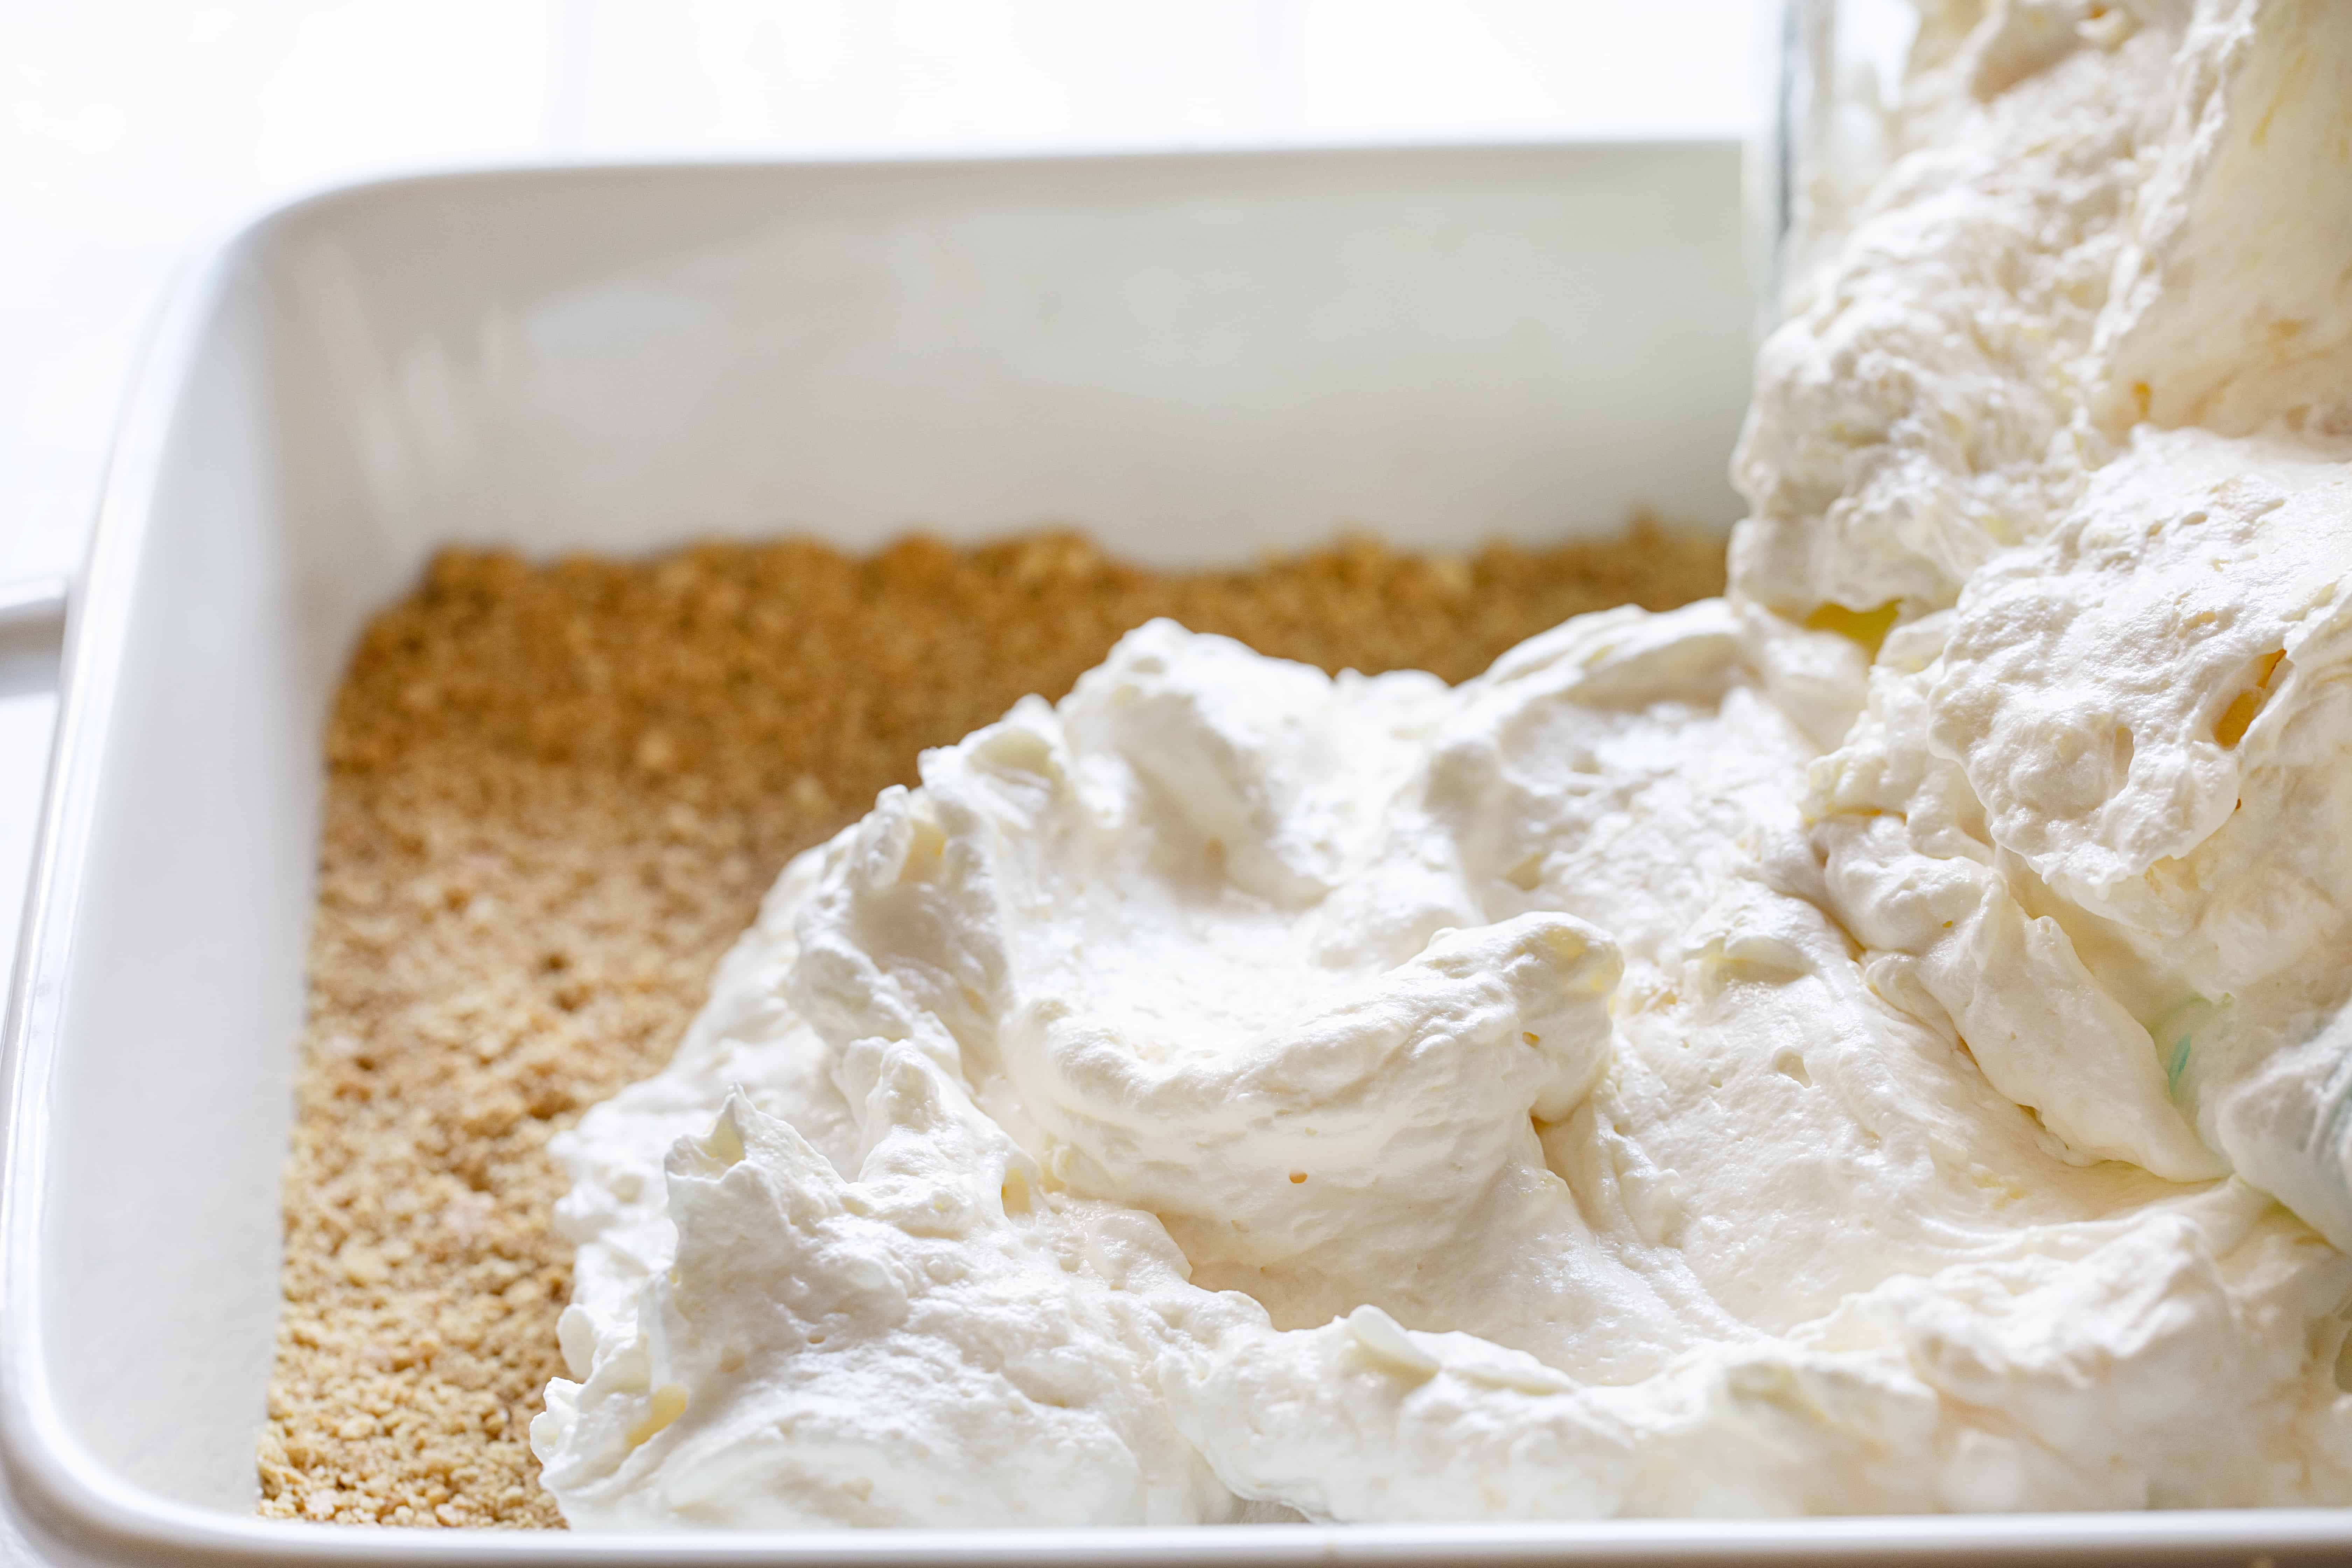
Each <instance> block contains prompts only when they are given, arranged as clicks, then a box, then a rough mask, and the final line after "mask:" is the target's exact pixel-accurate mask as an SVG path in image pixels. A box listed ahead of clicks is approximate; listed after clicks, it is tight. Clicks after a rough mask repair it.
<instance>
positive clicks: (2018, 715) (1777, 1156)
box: [532, 0, 2352, 1527]
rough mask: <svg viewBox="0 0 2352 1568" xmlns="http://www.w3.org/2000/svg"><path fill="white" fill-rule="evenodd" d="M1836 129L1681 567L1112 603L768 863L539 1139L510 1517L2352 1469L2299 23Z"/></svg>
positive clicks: (1518, 1500)
mask: <svg viewBox="0 0 2352 1568" xmlns="http://www.w3.org/2000/svg"><path fill="white" fill-rule="evenodd" d="M1888 143H1889V146H1890V148H1891V149H1892V153H1891V156H1890V158H1889V161H1888V163H1887V165H1886V168H1885V173H1884V174H1883V175H1882V176H1881V177H1880V178H1879V179H1878V180H1877V181H1876V182H1875V184H1874V187H1873V188H1872V190H1871V191H1870V193H1869V195H1868V196H1867V198H1866V199H1865V200H1864V201H1863V202H1862V203H1861V204H1860V205H1858V206H1857V207H1856V208H1855V209H1854V211H1853V214H1852V216H1851V218H1850V220H1849V227H1848V231H1847V232H1846V233H1845V235H1844V236H1843V240H1842V242H1841V243H1840V244H1839V245H1838V246H1837V247H1835V249H1834V251H1833V253H1832V260H1831V261H1830V262H1829V263H1828V265H1827V267H1826V268H1825V269H1824V270H1823V271H1822V274H1821V275H1820V276H1819V278H1818V279H1816V281H1815V286H1814V287H1813V288H1812V289H1811V294H1810V298H1809V302H1808V303H1807V304H1806V306H1805V307H1804V309H1803V310H1801V313H1800V314H1798V315H1797V316H1796V317H1794V318H1793V319H1792V320H1790V321H1789V322H1788V323H1786V324H1785V325H1784V326H1783V327H1782V328H1781V329H1780V331H1778V332H1777V333H1776V334H1775V335H1774V336H1773V337H1772V338H1771V339H1770V340H1769V342H1768V343H1767V344H1766V345H1765V347H1764V349H1763V350H1762V352H1761V353H1760V354H1759V363H1758V372H1757V392H1756V400H1755V404H1754V408H1753V412H1752V413H1751V416H1750V418H1749V422H1748V428H1747V431H1746V433H1745V434H1744V436H1743V438H1742V441H1741V444H1740V447H1739V451H1738V456H1737V458H1736V460H1735V471H1736V473H1737V476H1738V479H1739V481H1740V483H1741V485H1742V487H1743V489H1745V491H1746V493H1747V494H1748V497H1749V499H1750V501H1751V503H1752V505H1753V509H1754V510H1753V515H1752V516H1751V517H1750V518H1749V520H1748V521H1746V522H1744V523H1743V524H1741V526H1740V527H1739V529H1738V531H1736V533H1735V536H1734V540H1733V543H1732V553H1731V562H1732V580H1731V589H1730V593H1729V595H1728V596H1727V598H1725V599H1722V600H1716V601H1709V602H1706V603H1702V604H1698V605H1690V606H1687V607H1685V608H1684V609H1681V610H1677V611H1674V612H1671V613H1668V614H1664V615H1650V614H1645V613H1643V612H1641V611H1638V610H1632V609H1627V610H1617V611H1611V612H1608V613H1605V614H1601V615H1597V616H1582V617H1579V618H1578V619H1575V620H1572V621H1570V622H1568V623H1566V624H1564V625H1562V626H1559V627H1556V628H1554V629H1553V630H1551V631H1549V632H1547V633H1545V634H1543V635H1542V636H1540V637H1536V638H1534V639H1532V640H1530V641H1529V642H1528V643H1526V644H1524V645H1522V646H1521V647H1518V648H1517V649H1514V650H1513V651H1512V652H1510V653H1509V654H1507V655H1506V656H1505V657H1504V658H1502V659H1500V660H1498V661H1497V662H1496V665H1495V667H1494V668H1492V669H1490V670H1489V671H1488V672H1487V673H1486V674H1485V675H1483V676H1481V677H1479V678H1478V679H1475V680H1472V681H1469V682H1466V683H1465V684H1464V685H1462V686H1460V687H1456V688H1452V689H1449V688H1446V687H1445V686H1444V685H1443V684H1441V683H1440V682H1438V681H1437V680H1435V679H1433V678H1431V677H1427V676H1423V675H1416V674H1411V673H1404V674H1391V675H1384V676H1380V677H1375V678H1369V679H1367V678H1363V677H1360V676H1355V675H1342V676H1340V677H1339V678H1337V679H1331V678H1328V677H1326V676H1325V675H1323V674H1322V673H1321V672H1319V671H1317V670H1314V669H1311V668H1305V667H1301V666H1297V665H1290V664H1286V663H1283V662H1280V661H1277V660H1272V659H1266V658H1260V657H1258V656H1256V655H1255V654H1253V653H1251V652H1250V651H1249V650H1247V649H1246V648H1244V647H1241V646H1240V645H1238V644H1235V643H1233V642H1230V641H1227V640H1225V639H1223V638H1218V637H1200V636H1195V635H1193V634H1191V633H1189V632H1186V631H1184V630H1183V629H1181V628H1180V627H1178V626H1173V625H1171V624H1168V623H1165V622H1160V623H1154V624H1152V625H1150V626H1144V627H1141V628H1139V629H1138V630H1137V631H1135V632H1133V633H1131V634H1129V636H1128V637H1126V638H1125V639H1123V640H1122V641H1121V642H1120V643H1119V644H1118V647H1116V648H1115V649H1114V650H1113V651H1112V653H1111V655H1110V657H1109V658H1108V660H1107V661H1106V662H1105V663H1104V665H1103V666H1102V667H1101V668H1097V669H1096V670H1094V671H1092V672H1090V673H1089V674H1087V676H1085V677H1084V678H1082V679H1080V681H1079V682H1078V683H1077V686H1076V689H1074V690H1073V691H1072V692H1071V694H1070V695H1069V696H1068V697H1067V698H1066V699H1065V700H1063V701H1061V702H1060V703H1058V704H1053V705H1048V704H1046V703H1045V702H1043V701H1041V700H1035V699H1031V700H1024V702H1022V703H1021V704H1020V705H1018V706H1017V707H1015V708H1014V710H1013V711H1012V712H1011V713H1010V714H1008V715H1007V716H1006V717H1005V719H1004V720H1003V721H1002V722H1000V723H998V724H995V725H992V726H990V727H989V728H987V729H985V730H982V731H979V732H978V733H976V734H974V735H972V736H971V737H970V738H968V739H967V740H965V741H964V742H961V743H960V744H958V745H956V746H952V747H949V748H945V749H942V750H940V751H937V752H930V753H928V754H927V755H926V756H925V757H924V759H923V763H922V781H923V782H922V784H921V787H919V788H918V789H915V790H912V791H906V790H893V791H889V792H887V793H886V794H885V795H883V796H882V797H881V798H880V799H879V800H878V801H877V803H876V806H875V809H874V811H873V812H872V813H871V814H870V815H869V816H867V817H866V819H865V820H864V821H862V822H860V823H858V824H856V826H852V827H850V828H848V829H846V830H845V831H844V832H843V833H842V834H841V835H839V836H838V837H835V839H834V840H833V841H832V842H830V843H828V844H825V845H824V846H821V847H818V848H815V849H813V850H811V851H809V852H808V853H806V854H804V855H803V856H802V857H800V858H798V859H796V860H795V861H794V862H793V865H792V866H791V867H790V868H788V869H787V870H786V871H785V873H784V874H783V876H782V878H781V879H779V881H778V883H777V884H776V887H775V888H774V889H773V890H772V892H771V894H770V896H769V898H768V900H767V902H766V904H765V907H764V908H763V910H762V912H761V917H760V920H759V921H758V923H757V924H756V925H755V926H754V927H753V928H752V930H751V931H748V932H747V933H746V934H745V935H744V937H743V938H742V940H741V942H740V943H739V944H738V945H737V947H736V949H735V950H734V952H732V953H731V954H730V956H729V957H728V959H727V960H726V962H725V963H723V964H722V966H721V968H720V971H719V975H718V978H717V980H716V982H715V984H714V986H713V991H712V995H711V1000H710V1002H709V1005H708V1006H707V1007H706V1009H705V1010H704V1012H703V1014H702V1015H701V1016H700V1017H699V1018H698V1020H697V1021H696V1023H695V1025H694V1026H693V1028H692V1029H691V1030H690V1031H689V1033H688V1037H687V1038H686V1040H685V1042H684V1043H683V1045H682V1046H681V1047H680V1048H679V1051H678V1053H677V1058H676V1060H675V1061H673V1062H672V1064H671V1065H670V1066H669V1067H668V1068H667V1069H665V1070H664V1071H663V1072H662V1073H660V1074H658V1075H656V1076H655V1077H654V1078H652V1079H647V1080H646V1081H645V1082H642V1083H639V1084H637V1085H635V1086H632V1087H631V1088H629V1089H625V1090H624V1091H623V1092H622V1093H621V1094H619V1095H618V1096H616V1097H614V1099H613V1100H610V1101H608V1102H607V1103H605V1104H604V1105H601V1106H598V1107H596V1108H595V1109H593V1110H591V1111H590V1112H589V1113H588V1115H587V1116H586V1117H585V1118H583V1121H581V1123H580V1124H579V1126H578V1127H577V1128H576V1129H575V1130H574V1131H572V1132H570V1133H568V1134H566V1135H564V1136H563V1137H562V1139H561V1140H560V1142H559V1146H558V1147H559V1152H560V1153H561V1155H562V1158H563V1159H564V1160H565V1161H566V1163H567V1164H568V1165H569V1167H570V1169H571V1172H572V1181H573V1185H572V1193H571V1194H570V1196H569V1197H568V1198H567V1199H566V1200H565V1201H564V1203H563V1205H562V1209H561V1213H560V1216H559V1217H560V1223H561V1224H562V1226H563V1227H564V1229H565V1231H566V1233H567V1234H568V1235H569V1236H570V1237H572V1238H573V1239H574V1240H575V1241H576V1242H577V1244H578V1247H579V1253H578V1267H577V1269H576V1274H575V1286H574V1297H573V1301H572V1306H571V1308H570V1309H569V1310H567V1311H566V1313H565V1315H564V1320H563V1323H562V1348H563V1352H564V1356H565V1359H566V1362H567V1363H568V1365H569V1367H570V1369H571V1372H572V1376H571V1377H570V1378H567V1379H561V1380H558V1381H556V1382H555V1383H554V1384H551V1386H550V1389H549V1393H548V1401H547V1411H546V1413H545V1414H544V1415H541V1417H540V1418H539V1419H538V1420H537V1421H536V1422H534V1423H533V1426H532V1443H533V1447H534V1449H535V1451H536V1452H537V1453H538V1454H539V1456H540V1458H541V1461H542V1464H543V1467H544V1468H543V1472H542V1482H543V1484H544V1485H546V1486H547V1487H548V1488H549V1489H550V1490H551V1492H552V1493H553V1494H554V1495H555V1497H556V1498H557V1500H559V1502H560V1503H561V1504H562V1508H563V1510H564V1513H565V1516H566V1518H567V1519H568V1520H569V1521H571V1522H572V1524H574V1525H575V1526H581V1527H597V1526H608V1527H649V1526H672V1525H676V1526H809V1525H882V1524H898V1525H942V1524H985V1523H999V1524H1112V1523H1180V1522H1217V1521H1234V1520H1244V1519H1257V1520H1276V1519H1296V1518H1306V1519H1312V1520H1328V1521H1381V1520H1390V1521H1396V1520H1444V1519H1474V1518H1499V1519H1545V1518H1588V1517H1601V1516H1608V1515H1619V1514H1644V1513H1650V1514H1654V1513H1711V1514H1772V1513H1795V1512H1839V1511H1847V1512H1852V1511H1885V1510H1998V1509H2029V1508H2031V1509H2040V1508H2084V1507H2142V1506H2175V1505H2233V1504H2278V1503H2290V1502H2343V1501H2346V1500H2352V1395H2347V1394H2345V1393H2343V1392H2342V1391H2341V1389H2340V1388H2339V1384H2338V1378H2339V1376H2340V1375H2341V1373H2339V1370H2338V1363H2339V1361H2340V1360H2341V1359H2343V1358H2342V1356H2341V1354H2340V1352H2343V1350H2344V1347H2345V1343H2346V1336H2347V1321H2346V1320H2345V1319H2344V1317H2343V1316H2342V1315H2341V1313H2340V1310H2339V1309H2341V1307H2342V1306H2343V1305H2344V1303H2345V1302H2346V1300H2347V1296H2352V1260H2347V1257H2346V1256H2345V1254H2344V1253H2342V1252H2340V1251H2339V1250H2337V1247H2336V1246H2334V1245H2331V1240H2330V1238H2332V1239H2333V1240H2334V1241H2336V1242H2352V1189H2347V1187H2346V1185H2345V1184H2344V1183H2343V1182H2342V1180H2341V1175H2342V1172H2343V1171H2344V1170H2345V1169H2346V1168H2347V1166H2346V1164H2345V1162H2346V1160H2347V1158H2352V1134H2347V1132H2346V1131H2345V1129H2346V1128H2347V1127H2352V1109H2348V1108H2347V1104H2352V1067H2347V1065H2346V1064H2347V1062H2352V1032H2347V1030H2346V1028H2344V1027H2343V1026H2341V1025H2340V1024H2338V1023H2336V1021H2335V1020H2336V1015H2337V1013H2338V1011H2339V1009H2341V1008H2342V1007H2343V1005H2344V1004H2345V1002H2346V999H2347V991H2352V965H2347V963H2346V959H2347V955H2352V925H2347V921H2352V900H2347V891H2346V890H2347V889H2352V767H2347V765H2346V763H2347V750H2352V632H2347V628H2352V461H2347V459H2352V395H2347V392H2346V390H2345V389H2346V388H2347V387H2352V268H2345V267H2344V264H2343V258H2345V257H2346V256H2352V243H2347V241H2352V178H2347V175H2352V169H2347V163H2352V8H2344V7H2339V6H2336V5H2332V4H2328V3H2327V0H2302V3H2299V4H2287V3H2283V0H2197V3H2193V4H2192V3H2190V0H2137V3H2131V4H2107V5H2090V4H2085V3H2070V0H1981V3H1972V4H1964V3H1960V0H1948V3H1937V4H1930V5H1926V6H1924V7H1923V12H1922V19H1921V27H1920V33H1919V39H1918V43H1917V45H1916V49H1915V54H1914V68H1913V70H1912V73H1911V77H1910V81H1909V85H1908V88H1907V89H1906V96H1905V98H1904V100H1903V101H1902V103H1901V104H1900V105H1899V106H1898V107H1897V108H1896V109H1895V111H1894V113H1893V118H1892V120H1891V121H1890V124H1889V126H1888ZM2339 1101H2344V1102H2347V1104H2339ZM2281 1199H2283V1200H2284V1203H2282V1202H2280V1201H2278V1200H2281ZM2314 1226H2318V1227H2319V1229H2318V1230H2315V1229H2314V1228H2313V1227H2314ZM2323 1233H2324V1234H2323Z"/></svg>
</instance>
